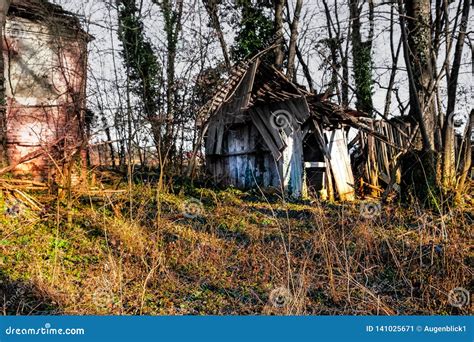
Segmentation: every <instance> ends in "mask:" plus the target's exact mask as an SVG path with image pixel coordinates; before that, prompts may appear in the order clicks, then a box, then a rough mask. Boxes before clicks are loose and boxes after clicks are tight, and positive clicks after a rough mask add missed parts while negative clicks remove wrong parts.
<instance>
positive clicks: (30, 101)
mask: <svg viewBox="0 0 474 342" xmlns="http://www.w3.org/2000/svg"><path fill="white" fill-rule="evenodd" d="M90 39H91V36H89V35H88V34H87V33H86V32H85V31H83V30H82V28H81V25H80V22H79V20H78V18H77V17H75V16H74V15H73V14H72V13H69V12H67V11H65V10H63V9H62V8H61V7H60V6H57V5H54V4H51V3H49V2H47V1H44V0H13V1H12V2H11V5H10V8H9V11H8V16H7V19H6V25H5V34H4V40H3V58H4V64H5V87H6V96H7V113H6V141H7V157H8V163H9V165H10V169H12V172H14V173H15V174H17V175H23V176H27V177H30V178H34V179H41V180H46V179H50V178H51V177H53V175H54V174H55V173H56V172H57V169H58V168H60V167H61V166H62V165H65V164H66V163H68V162H69V161H70V160H71V159H73V158H75V157H77V156H78V155H81V154H84V148H83V145H84V144H83V142H84V141H85V140H86V137H85V129H84V125H85V106H86V104H85V101H86V70H87V43H88V42H89V41H90ZM82 157H84V155H83V156H82ZM75 159H76V158H75ZM82 159H83V160H85V158H82Z"/></svg>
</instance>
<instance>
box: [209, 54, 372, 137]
mask: <svg viewBox="0 0 474 342" xmlns="http://www.w3.org/2000/svg"><path fill="white" fill-rule="evenodd" d="M298 99H300V100H303V99H304V100H305V101H304V102H306V103H307V107H308V108H307V110H308V114H309V115H310V116H311V117H312V119H315V120H317V121H318V122H319V123H320V124H321V125H322V126H323V127H326V128H328V129H332V128H336V127H340V126H341V124H348V125H351V126H353V127H356V128H362V129H364V128H363V127H360V125H361V123H360V122H359V121H360V120H359V118H362V117H365V116H366V115H365V114H363V113H360V112H357V111H355V110H352V109H350V108H345V107H343V106H340V105H337V104H335V103H333V102H331V101H330V100H329V99H327V97H326V96H325V95H319V94H312V93H310V92H308V91H307V90H306V89H305V88H304V87H302V86H300V85H298V84H296V83H294V82H291V81H290V80H288V79H287V78H286V76H285V75H283V74H282V73H281V72H280V71H278V70H277V69H276V68H275V67H273V66H270V65H267V64H265V63H264V62H262V61H261V60H260V59H259V58H254V59H250V60H248V61H244V62H241V63H239V64H237V65H236V66H234V67H233V69H232V70H231V72H230V76H229V77H228V79H227V80H226V81H225V82H224V83H223V84H222V85H221V87H220V88H219V89H218V90H217V92H216V94H215V95H214V96H213V98H212V99H211V100H210V101H208V102H207V103H206V105H204V107H203V108H202V109H201V111H200V114H201V117H202V118H203V120H204V121H208V120H211V119H212V118H213V117H214V116H215V115H217V114H218V113H219V112H220V111H221V110H222V108H223V107H224V106H227V107H229V106H230V107H233V110H231V111H229V110H228V109H227V110H226V111H227V113H226V114H225V115H226V116H227V117H228V118H227V119H226V121H227V122H229V120H230V121H232V119H231V118H230V117H229V116H232V115H234V116H238V114H242V112H244V111H247V110H249V109H251V108H253V107H258V106H260V105H268V104H273V103H281V102H285V101H290V100H298ZM232 102H236V103H234V104H232ZM295 114H298V113H295Z"/></svg>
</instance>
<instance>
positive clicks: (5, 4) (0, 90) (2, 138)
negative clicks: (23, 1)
mask: <svg viewBox="0 0 474 342" xmlns="http://www.w3.org/2000/svg"><path fill="white" fill-rule="evenodd" d="M10 2H11V1H10V0H0V38H1V39H0V51H3V31H4V28H5V23H6V20H7V14H8V9H9V8H10ZM4 71H5V62H4V59H3V53H0V167H2V166H5V165H6V164H7V163H8V156H7V134H6V129H7V118H6V113H7V110H6V94H5V76H4V75H5V72H4Z"/></svg>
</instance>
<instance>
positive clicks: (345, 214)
mask: <svg viewBox="0 0 474 342" xmlns="http://www.w3.org/2000/svg"><path fill="white" fill-rule="evenodd" d="M472 226H473V212H472V208H471V211H470V212H469V210H461V209H459V210H455V211H451V212H450V213H449V214H445V215H440V214H435V213H432V212H427V211H423V210H421V209H420V208H417V207H416V206H412V207H410V208H403V207H401V206H399V205H390V206H378V205H377V204H374V203H370V202H358V203H354V204H346V205H342V204H340V205H336V204H327V203H320V202H317V201H313V202H310V201H301V202H291V203H288V202H285V201H283V200H282V199H281V198H279V197H278V196H276V195H268V196H264V195H262V194H258V193H242V192H240V191H237V190H233V189H230V190H226V191H213V190H210V189H206V188H193V187H190V186H188V187H181V188H179V187H177V188H175V189H173V188H172V187H170V189H169V190H168V191H167V192H165V193H162V194H160V195H159V196H157V195H156V191H155V188H154V186H151V185H134V186H133V189H132V192H131V193H130V192H128V191H123V192H117V191H114V192H109V193H107V194H106V196H102V195H101V194H100V191H97V192H95V193H84V192H82V193H81V192H77V193H73V195H72V197H70V198H69V200H67V196H64V199H62V200H59V201H58V200H57V199H56V197H54V196H51V195H48V194H46V193H41V192H39V193H38V192H36V193H35V192H26V191H21V192H16V191H14V190H3V191H2V192H1V195H0V312H1V314H172V315H175V314H466V313H469V312H470V310H471V309H472V307H469V306H463V307H461V308H458V307H455V306H452V305H450V304H449V303H448V293H449V292H450V291H451V290H452V289H453V288H456V287H464V288H466V289H468V290H471V291H472V290H473V283H472V278H473V274H472V272H473V253H472V249H470V248H472V246H471V245H470V241H472Z"/></svg>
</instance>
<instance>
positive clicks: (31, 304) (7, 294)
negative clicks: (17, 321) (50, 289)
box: [0, 270, 62, 315]
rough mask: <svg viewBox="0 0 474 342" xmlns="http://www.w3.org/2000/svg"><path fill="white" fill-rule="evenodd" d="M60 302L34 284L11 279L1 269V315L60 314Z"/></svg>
mask: <svg viewBox="0 0 474 342" xmlns="http://www.w3.org/2000/svg"><path fill="white" fill-rule="evenodd" d="M61 312H62V310H61V309H60V307H59V304H58V303H56V302H55V301H54V300H53V299H52V298H49V297H48V296H47V295H46V294H44V293H43V292H42V291H41V290H40V289H38V288H37V287H36V286H35V285H34V284H32V283H30V282H25V281H16V280H12V279H10V278H9V277H8V276H7V275H5V274H4V273H3V272H2V271H1V270H0V315H59V314H61Z"/></svg>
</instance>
